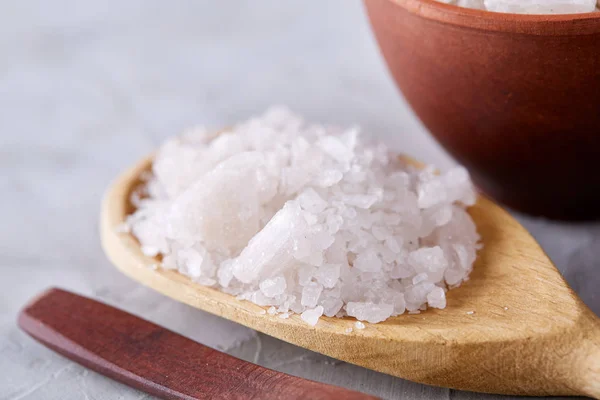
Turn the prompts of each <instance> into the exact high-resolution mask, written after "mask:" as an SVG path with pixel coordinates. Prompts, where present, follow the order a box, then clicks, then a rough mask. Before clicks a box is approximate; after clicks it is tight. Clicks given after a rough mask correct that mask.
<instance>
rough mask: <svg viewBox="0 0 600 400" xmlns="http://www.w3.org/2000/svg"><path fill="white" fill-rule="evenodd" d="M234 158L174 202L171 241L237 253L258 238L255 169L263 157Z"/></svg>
mask: <svg viewBox="0 0 600 400" xmlns="http://www.w3.org/2000/svg"><path fill="white" fill-rule="evenodd" d="M232 158H234V159H232V160H230V161H231V162H224V163H223V164H220V165H218V166H217V167H216V168H215V169H213V170H212V171H210V172H209V173H207V174H206V175H204V176H203V177H202V178H201V179H200V180H199V181H197V182H196V183H195V184H193V185H192V186H191V187H190V188H189V189H187V190H186V191H185V192H183V193H182V194H181V195H180V196H178V197H177V198H176V199H175V201H174V202H173V204H172V205H171V208H170V210H169V211H168V214H167V220H168V225H167V235H168V237H170V238H172V239H175V240H180V241H182V242H184V241H187V240H192V241H199V242H202V243H203V245H204V246H205V247H206V248H207V249H208V250H210V251H219V252H227V253H234V252H237V251H239V250H241V249H242V248H243V247H244V246H245V245H246V244H247V243H248V240H250V238H252V236H254V234H256V232H257V231H258V229H259V221H258V208H259V204H258V193H257V191H256V189H255V182H256V180H255V175H256V174H255V173H254V169H255V168H256V163H258V162H260V161H259V160H260V155H258V154H249V153H241V154H240V155H236V156H233V157H232Z"/></svg>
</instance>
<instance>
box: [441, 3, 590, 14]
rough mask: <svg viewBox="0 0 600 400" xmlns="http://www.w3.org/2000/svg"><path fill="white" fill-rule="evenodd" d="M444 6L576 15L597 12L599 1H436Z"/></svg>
mask: <svg viewBox="0 0 600 400" xmlns="http://www.w3.org/2000/svg"><path fill="white" fill-rule="evenodd" d="M438 1H440V2H442V3H446V4H454V5H457V6H460V7H467V8H475V9H479V10H487V11H495V12H502V13H513V14H577V13H587V12H593V11H598V8H600V0H598V1H597V0H438Z"/></svg>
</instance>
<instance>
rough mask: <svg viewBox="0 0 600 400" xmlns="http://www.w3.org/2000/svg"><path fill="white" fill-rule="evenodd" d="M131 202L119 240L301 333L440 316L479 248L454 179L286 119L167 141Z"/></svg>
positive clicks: (356, 136)
mask: <svg viewBox="0 0 600 400" xmlns="http://www.w3.org/2000/svg"><path fill="white" fill-rule="evenodd" d="M132 200H133V201H134V204H135V205H136V207H137V210H136V211H135V213H134V214H132V215H130V216H129V218H128V221H127V224H128V226H129V229H130V230H131V232H132V233H133V234H134V235H135V236H136V237H137V238H138V240H139V241H140V243H141V246H142V251H143V252H144V253H145V254H146V255H148V256H157V255H162V262H161V263H160V267H161V268H168V269H176V270H178V271H179V272H180V273H182V274H185V275H187V276H189V277H190V278H191V279H192V280H193V281H195V282H197V283H199V284H202V285H207V286H212V287H214V288H217V289H219V290H221V291H223V292H226V293H230V294H232V295H235V296H237V298H238V299H240V300H248V301H251V302H253V303H256V304H258V305H260V306H270V308H269V312H268V313H269V314H279V315H280V317H281V318H287V317H288V316H289V314H290V313H297V314H301V317H302V319H303V320H304V321H306V322H307V323H309V324H311V325H315V324H316V323H317V321H318V320H319V318H320V317H321V316H322V315H326V316H329V317H333V316H337V317H343V316H352V317H355V318H356V319H358V320H360V321H368V322H371V323H377V322H381V321H384V320H386V319H387V318H389V317H391V316H396V315H399V314H402V313H404V312H405V311H408V312H412V313H415V312H419V311H420V310H425V309H426V308H427V306H428V305H429V306H430V307H435V308H444V307H445V306H446V291H447V290H448V289H449V288H452V287H454V286H457V285H459V284H460V283H461V282H463V281H465V280H466V279H467V278H468V275H469V273H470V271H471V269H472V265H473V262H474V260H475V257H476V250H477V248H478V240H479V236H478V235H477V232H476V229H475V225H474V224H473V221H472V220H471V218H470V216H469V215H468V214H467V213H466V211H465V207H466V206H469V205H472V204H473V203H474V201H475V192H474V189H473V187H472V184H471V181H470V179H469V176H468V173H467V172H466V170H465V169H463V168H455V169H452V170H450V171H448V172H446V173H444V174H441V175H437V174H436V173H435V172H434V169H433V168H432V167H428V168H425V169H423V170H417V169H414V168H413V167H411V166H409V165H407V164H405V163H403V162H401V161H400V160H399V158H398V157H397V156H396V155H394V154H392V153H391V152H390V151H389V150H388V148H387V147H386V146H385V145H383V144H382V143H377V142H373V141H369V140H367V139H366V138H365V137H363V135H361V134H360V133H359V130H358V129H356V128H352V129H345V130H344V129H339V128H335V127H326V126H321V125H309V124H306V123H304V122H303V121H302V120H301V119H300V118H299V117H298V116H296V115H294V114H292V113H291V112H290V111H289V110H287V109H285V108H283V107H274V108H271V109H270V110H268V111H267V112H266V113H265V114H264V115H262V116H260V117H256V118H252V119H250V120H249V121H247V122H244V123H242V124H240V125H237V126H235V127H234V128H233V129H231V130H229V131H226V132H223V133H221V134H220V135H218V136H217V137H212V136H211V135H209V134H208V133H207V132H206V131H204V130H202V129H194V130H192V131H190V132H187V133H186V134H184V135H182V136H181V137H178V138H174V139H172V140H169V141H168V142H166V143H165V144H164V145H163V146H162V147H161V148H160V150H159V151H158V153H157V154H156V158H155V160H154V163H153V166H152V173H151V174H150V176H149V177H148V178H147V181H146V183H145V185H144V186H143V187H142V188H141V189H140V190H139V191H138V192H136V193H134V196H133V197H132ZM357 326H358V325H357Z"/></svg>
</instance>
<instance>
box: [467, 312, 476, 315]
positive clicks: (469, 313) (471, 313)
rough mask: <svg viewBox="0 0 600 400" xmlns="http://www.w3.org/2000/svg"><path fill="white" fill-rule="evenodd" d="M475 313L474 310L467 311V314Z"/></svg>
mask: <svg viewBox="0 0 600 400" xmlns="http://www.w3.org/2000/svg"><path fill="white" fill-rule="evenodd" d="M473 314H475V311H467V315H473Z"/></svg>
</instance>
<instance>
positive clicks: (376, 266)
mask: <svg viewBox="0 0 600 400" xmlns="http://www.w3.org/2000/svg"><path fill="white" fill-rule="evenodd" d="M354 268H356V269H359V270H361V271H364V272H378V271H380V270H381V260H380V259H379V256H378V255H377V253H376V252H375V251H374V250H372V249H371V250H366V251H365V252H363V253H360V254H359V255H358V256H357V257H356V259H355V260H354Z"/></svg>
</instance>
